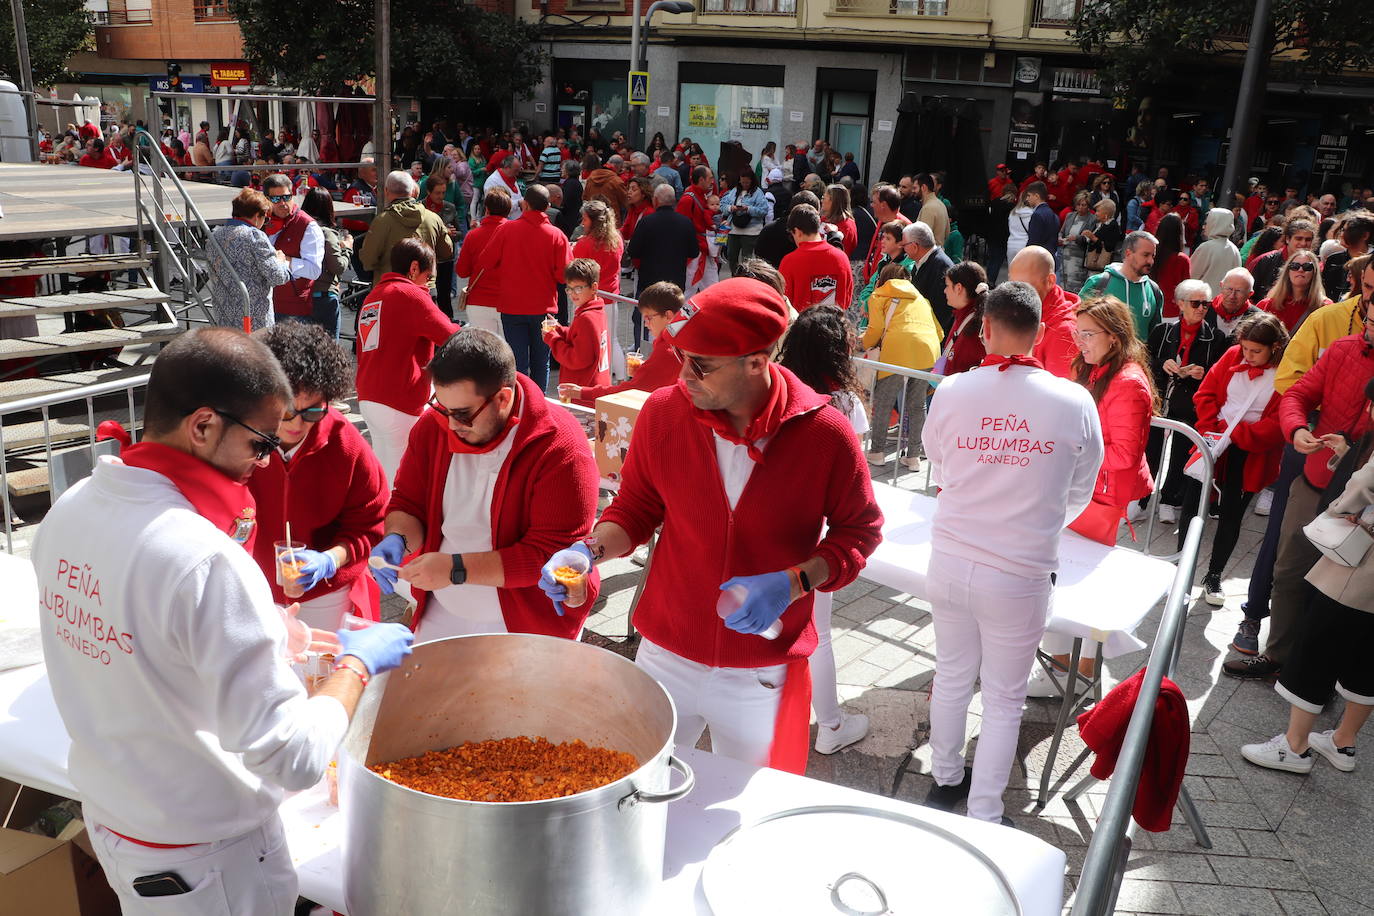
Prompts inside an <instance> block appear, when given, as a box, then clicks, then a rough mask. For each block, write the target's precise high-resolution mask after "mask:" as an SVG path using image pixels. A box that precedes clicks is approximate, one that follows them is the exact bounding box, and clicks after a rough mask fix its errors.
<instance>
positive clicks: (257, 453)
mask: <svg viewBox="0 0 1374 916" xmlns="http://www.w3.org/2000/svg"><path fill="white" fill-rule="evenodd" d="M210 409H211V410H213V411H214V412H215V413H217V414H219V415H220V416H221V417H223V418H224V419H226V420H228V421H229V422H230V423H233V424H234V425H235V426H242V427H243V428H244V429H246V430H248V431H249V432H250V433H252V434H253V435H255V436H258V437H259V438H257V439H254V440H253V441H252V442H250V443H248V444H249V445H250V446H251V447H252V449H253V457H254V458H256V459H257V460H258V461H262V460H263V459H264V458H266V457H267V456H268V455H270V454H272V453H273V452H274V451H276V450H277V449H278V448H280V447H281V440H280V439H278V438H277V437H276V436H272V435H268V434H267V433H265V432H263V431H262V430H260V429H254V428H253V427H251V426H249V425H248V424H247V423H245V422H243V421H242V420H240V419H239V418H238V417H236V416H234V415H233V414H231V413H228V412H226V411H223V410H220V409H219V408H218V407H212V408H210Z"/></svg>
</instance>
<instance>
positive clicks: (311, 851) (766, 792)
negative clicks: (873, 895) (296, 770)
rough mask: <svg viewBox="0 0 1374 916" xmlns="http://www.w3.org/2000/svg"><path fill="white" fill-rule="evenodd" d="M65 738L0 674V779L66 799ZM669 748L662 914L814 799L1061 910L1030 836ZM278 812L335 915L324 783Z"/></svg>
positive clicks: (36, 696)
mask: <svg viewBox="0 0 1374 916" xmlns="http://www.w3.org/2000/svg"><path fill="white" fill-rule="evenodd" d="M69 744H70V740H69V739H68V737H67V733H66V730H65V729H64V728H63V726H62V721H61V719H60V718H59V717H58V715H57V708H56V706H55V705H54V703H53V699H52V692H51V690H50V689H49V687H48V680H47V675H46V671H45V669H44V668H43V666H41V665H36V666H32V667H29V668H19V669H14V670H12V671H7V672H0V777H3V778H6V779H12V780H15V781H16V782H19V783H22V784H24V785H28V786H33V787H35V788H38V789H43V790H45V791H49V792H54V793H56V794H59V795H64V796H67V797H70V798H75V797H77V793H76V790H75V789H74V788H73V787H72V785H71V783H70V782H69V781H68V779H67V749H68V746H69ZM678 753H679V754H680V756H681V757H682V758H683V759H684V760H686V761H687V763H688V765H690V766H691V767H692V768H693V770H695V771H696V779H697V782H696V787H695V788H694V789H693V790H692V792H691V793H690V794H689V795H688V796H687V797H686V798H684V799H682V800H681V801H677V802H673V803H672V804H671V806H670V807H669V809H668V811H669V813H668V846H667V851H666V854H665V856H664V884H663V887H662V889H661V896H660V906H659V908H658V910H657V912H661V913H663V914H665V916H669V914H671V916H689V914H691V916H697V914H702V916H708V914H710V909H709V908H708V906H707V904H706V901H705V897H704V896H703V894H702V891H701V887H700V877H701V870H702V867H703V865H704V864H705V862H706V857H707V856H708V855H709V854H710V852H711V850H712V848H713V847H714V846H715V845H716V844H717V843H718V842H720V840H721V839H723V838H724V837H725V835H726V834H727V833H729V832H730V831H731V830H733V829H735V828H736V827H738V826H740V825H741V824H748V823H752V822H754V821H756V820H757V819H759V818H760V817H763V816H764V815H767V814H770V813H773V812H775V811H783V810H787V809H791V808H797V807H802V806H806V805H822V804H840V805H859V806H869V807H877V808H886V809H890V810H894V811H899V812H901V813H903V814H907V815H909V816H911V817H915V818H920V819H923V820H925V821H928V822H930V823H933V824H936V825H938V826H941V827H944V828H945V829H946V830H949V831H950V832H952V833H955V834H957V835H958V836H960V837H962V838H963V839H965V840H967V841H968V842H969V843H971V844H973V845H974V846H976V847H977V848H978V849H980V850H981V851H982V852H984V853H985V854H987V856H988V857H989V858H991V859H992V861H994V862H996V863H997V864H998V866H999V867H1001V869H1002V870H1003V872H1004V873H1005V874H1006V876H1007V878H1008V880H1009V881H1010V882H1011V885H1012V887H1013V888H1014V889H1015V891H1016V894H1017V896H1018V898H1019V899H1020V902H1021V907H1022V911H1023V912H1024V913H1025V914H1026V916H1057V914H1058V913H1059V912H1060V910H1061V908H1062V906H1063V890H1064V880H1063V875H1064V863H1065V857H1064V853H1063V852H1061V851H1060V850H1058V849H1056V848H1054V847H1053V846H1050V845H1049V844H1047V843H1045V842H1043V841H1041V840H1039V839H1037V838H1035V837H1033V836H1031V835H1030V834H1027V833H1022V832H1020V831H1017V830H1012V829H1008V828H1005V827H999V826H995V825H992V824H985V823H982V822H980V821H974V820H971V819H969V818H966V817H960V816H958V815H954V814H947V813H944V812H941V811H935V810H932V809H930V808H923V807H920V806H918V805H911V804H907V803H905V802H898V801H893V800H891V799H888V798H884V797H882V796H878V795H870V794H869V793H867V792H859V791H857V790H855V789H847V788H845V787H843V786H836V785H832V784H830V783H826V782H821V781H819V780H815V779H806V778H804V777H801V776H793V775H791V774H789V773H782V772H779V771H777V770H769V769H758V768H756V767H752V766H749V765H747V764H743V763H740V762H738V761H734V760H729V759H726V758H724V757H717V756H715V755H713V754H707V753H704V752H701V751H696V750H689V749H681V750H679V752H678ZM281 811H282V820H283V821H284V822H285V824H286V833H287V841H288V843H289V845H290V847H291V855H292V858H293V859H294V860H295V863H296V869H297V871H298V872H299V874H300V881H301V888H300V892H301V894H302V895H303V896H305V897H308V898H310V899H311V900H314V901H316V902H317V903H320V904H323V905H324V906H326V907H329V908H331V909H335V910H338V911H339V912H344V906H343V873H342V869H343V859H342V856H341V854H340V850H339V841H340V838H341V834H342V831H343V818H342V816H340V814H339V812H338V810H337V809H335V808H332V807H330V806H329V804H328V800H327V793H326V790H325V788H324V785H323V783H321V785H319V786H316V787H315V788H314V789H311V790H309V791H306V792H301V793H299V794H296V795H294V796H292V797H290V798H288V799H287V800H286V801H285V803H283V805H282V809H281ZM970 916H973V914H970Z"/></svg>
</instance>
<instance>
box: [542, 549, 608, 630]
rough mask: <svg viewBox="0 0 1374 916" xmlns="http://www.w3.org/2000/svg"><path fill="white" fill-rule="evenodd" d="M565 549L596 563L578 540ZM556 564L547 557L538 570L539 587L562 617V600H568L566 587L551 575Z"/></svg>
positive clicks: (591, 562) (593, 563)
mask: <svg viewBox="0 0 1374 916" xmlns="http://www.w3.org/2000/svg"><path fill="white" fill-rule="evenodd" d="M567 549H568V550H571V551H573V552H575V553H580V554H582V556H584V557H586V558H587V563H589V564H590V565H592V566H595V565H596V560H595V559H594V558H593V557H592V552H591V550H590V549H588V547H587V545H586V544H584V543H582V542H581V541H578V542H577V543H576V544H574V545H572V546H571V547H569V548H567ZM562 552H563V551H561V550H560V551H559V553H562ZM555 556H556V555H555ZM558 565H559V564H558V563H555V562H554V560H553V559H552V558H550V559H549V562H547V563H545V564H544V568H543V569H541V570H539V587H540V588H542V589H543V590H544V594H546V595H548V596H549V600H550V601H552V602H553V609H554V610H555V611H557V612H558V616H559V617H562V616H563V602H564V601H567V600H568V589H567V587H566V586H564V585H562V584H560V583H559V581H558V580H557V579H555V578H554V577H553V570H554V567H556V566H558Z"/></svg>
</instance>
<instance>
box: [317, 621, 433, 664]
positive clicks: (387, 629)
mask: <svg viewBox="0 0 1374 916" xmlns="http://www.w3.org/2000/svg"><path fill="white" fill-rule="evenodd" d="M335 635H336V636H338V638H339V645H340V647H341V649H340V651H339V656H340V657H343V656H345V655H351V656H353V657H354V658H356V659H357V660H358V661H360V662H362V663H363V665H364V666H366V668H367V673H368V674H373V675H377V674H381V673H382V672H383V671H390V670H391V669H392V668H399V667H400V665H401V662H402V661H403V660H404V659H405V657H406V656H407V655H409V654H410V651H411V649H410V644H411V643H412V642H414V640H415V634H414V633H412V632H411V630H410V627H408V626H405V625H404V624H400V623H374V624H373V625H372V626H370V627H364V628H363V629H361V630H340V631H339V632H338V633H336V634H335Z"/></svg>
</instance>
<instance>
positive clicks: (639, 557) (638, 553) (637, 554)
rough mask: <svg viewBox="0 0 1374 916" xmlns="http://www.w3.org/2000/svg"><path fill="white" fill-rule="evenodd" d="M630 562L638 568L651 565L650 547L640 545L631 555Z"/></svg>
mask: <svg viewBox="0 0 1374 916" xmlns="http://www.w3.org/2000/svg"><path fill="white" fill-rule="evenodd" d="M630 562H631V563H633V564H634V565H636V566H647V565H648V563H649V545H648V544H640V545H639V546H638V547H636V548H635V549H634V552H633V553H631V554H630Z"/></svg>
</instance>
